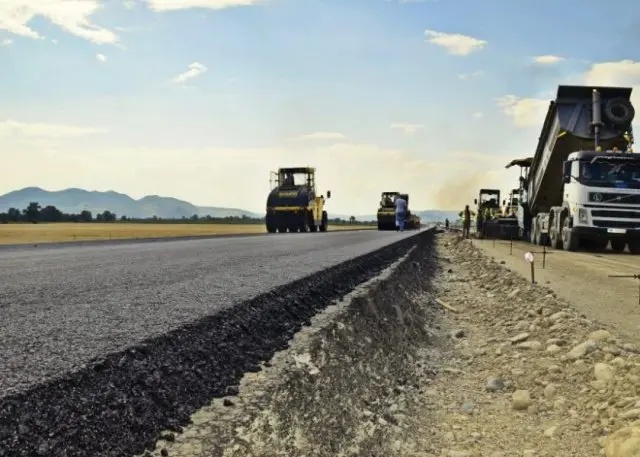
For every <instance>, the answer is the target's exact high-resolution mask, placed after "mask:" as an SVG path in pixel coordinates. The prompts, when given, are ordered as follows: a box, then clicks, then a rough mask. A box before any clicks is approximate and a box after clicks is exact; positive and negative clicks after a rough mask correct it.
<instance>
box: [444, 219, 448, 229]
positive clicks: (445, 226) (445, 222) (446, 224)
mask: <svg viewBox="0 0 640 457" xmlns="http://www.w3.org/2000/svg"><path fill="white" fill-rule="evenodd" d="M444 228H446V229H447V230H449V218H446V219H445V220H444Z"/></svg>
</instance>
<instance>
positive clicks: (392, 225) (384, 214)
mask: <svg viewBox="0 0 640 457" xmlns="http://www.w3.org/2000/svg"><path fill="white" fill-rule="evenodd" d="M396 197H401V198H403V199H404V200H405V201H406V202H407V213H406V214H405V221H404V224H405V225H404V227H405V229H407V230H417V229H419V228H420V218H419V217H418V216H416V215H415V214H411V210H409V194H403V193H401V192H382V195H381V196H380V206H379V207H378V213H377V219H378V230H395V229H396V205H395V199H396Z"/></svg>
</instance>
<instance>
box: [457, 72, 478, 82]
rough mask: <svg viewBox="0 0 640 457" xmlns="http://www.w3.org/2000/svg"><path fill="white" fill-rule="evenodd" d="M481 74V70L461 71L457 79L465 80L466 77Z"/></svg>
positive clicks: (470, 77) (469, 77)
mask: <svg viewBox="0 0 640 457" xmlns="http://www.w3.org/2000/svg"><path fill="white" fill-rule="evenodd" d="M482 74H483V71H482V70H478V71H474V72H473V73H461V74H459V75H458V79H462V80H466V79H472V78H477V77H478V76H482Z"/></svg>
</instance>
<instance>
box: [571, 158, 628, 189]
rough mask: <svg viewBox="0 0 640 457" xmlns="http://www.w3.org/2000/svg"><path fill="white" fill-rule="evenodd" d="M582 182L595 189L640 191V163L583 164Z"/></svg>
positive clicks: (581, 167)
mask: <svg viewBox="0 0 640 457" xmlns="http://www.w3.org/2000/svg"><path fill="white" fill-rule="evenodd" d="M580 181H581V183H582V184H584V185H586V186H593V187H617V188H631V189H640V162H627V161H625V162H622V161H620V162H616V161H615V160H612V161H610V162H600V161H599V162H595V163H590V162H582V163H580Z"/></svg>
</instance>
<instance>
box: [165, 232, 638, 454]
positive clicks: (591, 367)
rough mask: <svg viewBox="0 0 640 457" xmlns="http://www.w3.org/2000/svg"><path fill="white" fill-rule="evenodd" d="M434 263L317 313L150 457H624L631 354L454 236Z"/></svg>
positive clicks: (633, 417)
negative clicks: (407, 281)
mask: <svg viewBox="0 0 640 457" xmlns="http://www.w3.org/2000/svg"><path fill="white" fill-rule="evenodd" d="M507 255H508V252H507ZM551 261H554V262H560V260H550V262H551ZM437 262H438V264H439V274H438V275H437V280H436V281H435V282H434V283H433V284H431V286H430V287H429V288H426V291H423V292H421V293H420V294H412V293H403V292H402V291H403V286H402V285H398V284H396V285H383V286H379V287H378V289H379V290H378V291H377V292H371V288H373V287H375V284H376V281H381V279H380V278H378V279H377V280H374V281H372V283H371V284H368V285H363V286H361V287H360V288H359V290H356V291H354V293H353V294H352V296H351V297H345V299H344V300H343V301H342V302H340V303H339V304H337V305H336V306H332V307H329V308H328V309H327V311H325V312H324V313H322V314H321V315H319V316H317V317H316V318H315V319H314V320H313V322H312V323H311V326H309V327H307V328H305V330H303V331H302V332H300V333H299V334H298V335H296V337H295V338H294V340H293V341H292V342H291V345H290V347H289V348H288V349H287V350H285V351H282V352H280V353H278V354H276V356H275V357H274V358H273V359H272V360H271V361H270V363H268V364H265V366H264V368H263V370H261V371H260V372H258V373H249V374H248V375H247V376H245V378H244V380H243V381H242V383H241V385H240V386H239V389H238V391H236V392H230V394H229V397H227V398H225V399H220V400H214V401H213V402H212V403H211V405H209V406H207V407H205V408H203V409H202V410H200V411H198V412H197V413H196V414H194V415H193V417H192V419H193V424H192V425H189V426H188V427H186V428H185V429H184V430H183V432H182V433H180V434H178V435H173V434H167V435H166V436H165V437H164V438H165V439H163V440H160V441H159V442H158V446H157V449H156V451H155V452H154V455H165V456H180V457H196V456H216V457H272V456H283V457H284V456H287V457H289V456H291V457H298V456H299V457H302V456H305V457H311V456H314V457H315V456H323V457H324V456H327V457H329V456H337V457H341V456H362V457H390V456H401V457H404V456H406V457H572V456H576V457H578V456H579V457H589V456H599V455H605V456H606V457H640V421H639V419H640V349H639V347H640V346H637V345H635V344H632V343H629V342H627V341H626V340H625V339H624V338H621V337H620V335H619V334H618V333H617V332H616V330H615V329H614V328H613V327H612V328H611V329H609V330H607V329H605V328H603V327H602V326H601V325H598V324H596V323H594V322H593V321H590V320H588V319H586V318H584V317H583V316H581V314H580V313H579V312H577V311H576V310H575V309H574V307H573V306H572V305H571V304H570V303H569V302H567V301H565V300H563V299H562V298H561V297H559V296H558V295H557V294H555V293H554V292H553V291H552V290H551V289H550V288H549V287H548V285H545V284H544V283H538V284H536V285H532V284H530V282H529V281H527V280H525V279H524V278H523V277H522V276H521V275H520V274H519V273H517V272H514V271H511V270H509V269H508V268H507V266H508V265H507V264H506V263H502V262H501V261H500V260H498V259H496V260H495V261H494V260H492V259H491V258H490V257H488V256H485V255H484V254H483V251H482V250H481V249H478V248H477V247H476V246H474V245H473V244H472V243H470V242H468V241H463V240H460V239H459V238H458V237H457V236H455V235H449V234H444V235H440V236H439V237H438V258H437ZM414 263H415V260H414ZM548 268H549V267H548ZM390 270H392V269H390ZM550 271H551V270H550ZM385 274H387V275H389V274H390V273H388V272H387V273H385ZM547 274H548V277H549V280H550V281H551V280H552V279H553V273H547ZM555 274H558V271H557V270H556V273H555ZM592 274H593V275H597V273H595V272H594V273H592ZM539 277H540V279H541V282H546V280H545V279H544V278H543V277H542V275H540V276H539ZM587 280H588V281H589V279H587ZM390 287H393V288H394V290H393V293H392V294H389V293H388V289H389V288H390ZM385 290H386V292H385ZM392 297H396V298H395V299H393V300H392V299H391V298H392ZM420 325H421V326H422V327H423V329H422V330H420V329H419V327H420Z"/></svg>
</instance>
